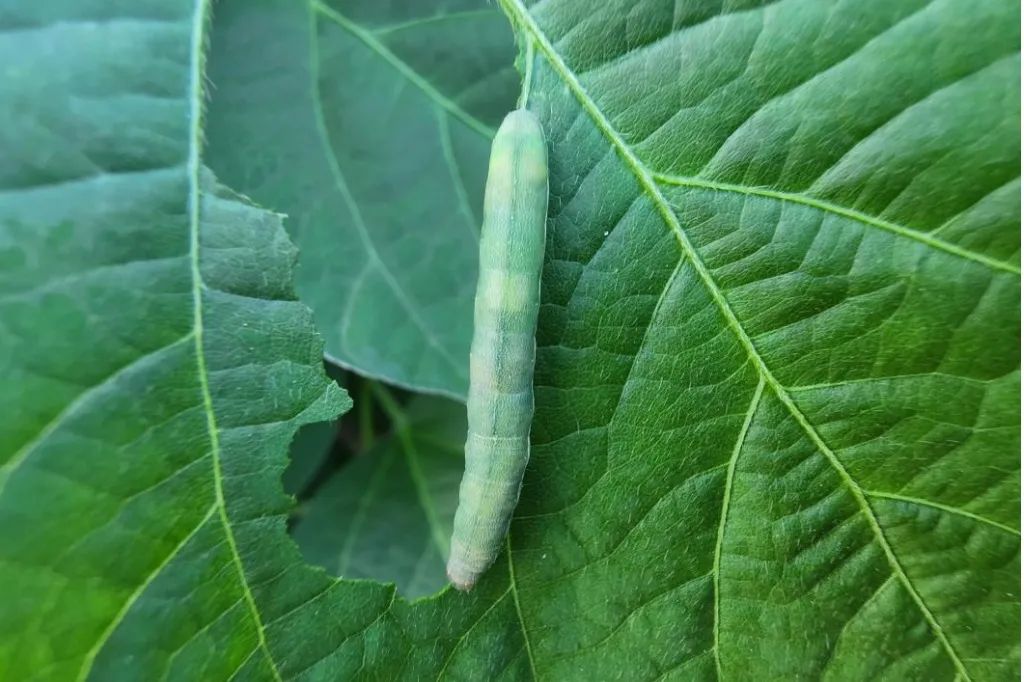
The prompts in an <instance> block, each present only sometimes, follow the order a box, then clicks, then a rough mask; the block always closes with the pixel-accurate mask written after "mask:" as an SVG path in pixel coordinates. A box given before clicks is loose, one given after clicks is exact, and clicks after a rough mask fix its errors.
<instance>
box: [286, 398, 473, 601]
mask: <svg viewBox="0 0 1024 682" xmlns="http://www.w3.org/2000/svg"><path fill="white" fill-rule="evenodd" d="M385 399H386V400H387V401H388V403H389V410H388V411H389V412H390V414H391V415H392V418H393V425H394V428H395V433H394V434H393V435H390V436H388V437H387V438H386V439H384V440H382V441H380V442H378V443H377V444H375V445H374V446H373V447H372V448H369V449H368V450H367V451H366V452H364V453H362V454H360V455H359V456H358V457H356V459H355V460H354V461H352V462H350V463H349V464H347V465H346V466H344V467H343V468H341V469H340V470H338V471H337V472H336V473H335V474H334V475H333V476H332V477H331V479H330V480H329V481H328V482H326V483H325V484H324V485H323V487H322V488H320V489H318V490H317V491H316V495H315V497H314V498H313V499H312V500H311V501H310V502H309V504H308V505H307V508H306V510H305V513H304V514H303V515H302V518H301V519H300V520H299V522H298V523H297V524H296V526H295V530H294V531H293V535H294V537H295V541H296V542H297V543H298V545H299V548H300V549H301V550H302V553H303V555H304V556H305V557H306V558H307V560H309V562H310V563H313V564H317V565H320V566H323V567H325V568H326V569H327V570H328V571H330V572H331V573H332V574H334V575H337V576H341V577H343V578H370V579H373V580H380V581H383V582H393V583H395V586H396V587H397V588H398V590H399V592H400V593H401V594H402V595H404V596H405V597H408V598H413V597H421V596H424V595H427V594H431V593H433V592H437V591H438V590H440V589H441V588H442V587H444V586H445V585H446V584H447V582H448V579H447V578H446V577H445V572H444V564H445V559H446V558H447V557H448V539H449V537H450V536H451V533H452V517H453V516H454V515H455V507H456V505H457V504H458V501H459V481H460V480H461V478H462V447H463V443H464V442H465V439H466V407H465V405H463V404H461V403H457V402H453V401H450V400H445V399H442V398H427V397H420V398H416V399H414V400H413V401H412V402H410V404H409V405H408V407H404V408H403V407H400V406H398V405H397V403H394V402H393V401H392V400H390V399H388V398H385Z"/></svg>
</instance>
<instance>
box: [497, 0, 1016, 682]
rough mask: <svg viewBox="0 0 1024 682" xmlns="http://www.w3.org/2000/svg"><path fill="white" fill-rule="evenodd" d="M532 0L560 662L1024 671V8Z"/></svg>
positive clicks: (547, 617) (532, 617) (579, 671)
mask: <svg viewBox="0 0 1024 682" xmlns="http://www.w3.org/2000/svg"><path fill="white" fill-rule="evenodd" d="M504 4H505V6H506V8H507V9H508V11H509V13H510V14H511V15H512V16H513V17H514V20H515V22H516V24H517V26H518V27H519V29H520V31H521V32H522V34H523V35H524V40H525V41H527V42H528V43H529V44H531V45H532V46H533V51H534V55H533V57H532V58H531V59H529V60H528V61H529V66H530V69H529V81H530V88H531V90H530V98H529V101H530V106H531V108H533V109H534V110H535V111H537V112H538V113H539V114H540V115H541V117H542V119H543V120H544V122H545V125H546V130H547V133H548V135H549V143H550V145H551V154H550V158H551V178H552V188H553V189H552V208H551V220H552V224H551V225H550V227H549V234H550V235H551V239H550V243H549V249H548V254H549V256H548V258H549V261H548V268H547V270H546V271H545V278H544V284H545V300H546V306H545V308H544V310H543V311H542V318H543V319H542V324H541V333H540V338H539V340H538V343H539V345H540V350H539V356H538V376H537V384H538V387H537V396H538V419H537V421H536V422H535V426H534V439H535V449H534V455H533V457H534V460H533V463H534V466H533V468H532V470H531V472H530V475H529V476H528V480H527V486H526V489H525V491H524V502H523V504H522V505H521V506H520V514H521V516H520V519H519V523H518V524H516V525H515V526H514V527H513V538H514V539H515V538H517V537H518V538H521V540H520V543H519V545H518V547H517V550H518V551H517V553H516V554H515V555H514V558H515V559H518V558H520V557H522V558H523V559H524V561H522V562H518V561H516V562H515V563H516V565H517V569H518V570H517V575H518V576H519V587H520V599H521V602H522V604H523V614H524V619H525V622H526V624H527V628H528V630H529V632H530V634H531V638H530V639H531V643H532V649H533V653H534V656H535V659H536V661H537V669H538V671H539V672H541V673H542V674H547V675H548V676H550V677H552V678H555V679H558V678H562V677H566V676H578V677H587V676H590V677H600V675H601V673H602V671H605V670H608V669H610V667H612V666H616V665H617V664H618V663H619V662H621V661H623V660H630V661H631V662H634V661H636V660H637V652H643V655H642V657H641V660H640V662H639V663H633V665H636V666H637V667H636V668H634V669H633V673H632V674H633V676H634V678H637V679H654V678H658V677H659V676H676V677H679V678H683V679H687V678H690V677H698V678H704V677H708V678H713V677H715V676H716V675H717V676H720V677H725V678H732V679H737V678H738V679H766V678H770V679H798V678H807V679H818V678H826V679H829V678H835V679H880V678H892V679H954V678H958V677H959V678H960V679H964V678H969V679H979V680H980V679H1009V678H1012V677H1013V676H1015V675H1016V674H1018V671H1019V659H1018V655H1019V653H1018V645H1019V605H1018V603H1019V591H1020V583H1019V575H1020V564H1019V543H1020V533H1019V516H1020V512H1019V497H1020V474H1019V468H1020V460H1019V453H1020V442H1019V422H1020V409H1019V402H1018V395H1019V391H1020V381H1019V369H1018V351H1019V331H1018V330H1019V324H1020V322H1019V268H1018V260H1017V257H1018V253H1017V245H1018V242H1019V206H1018V204H1017V199H1016V198H1017V196H1018V195H1019V191H1020V181H1019V168H1020V159H1019V153H1020V152H1019V146H1018V140H1019V118H1018V115H1019V109H1018V104H1017V103H1018V102H1019V99H1020V93H1019V90H1018V82H1019V68H1020V67H1019V41H1020V36H1019V25H1020V17H1019V10H1018V8H1017V6H1016V5H1014V4H1012V3H1004V2H981V3H972V4H971V5H970V6H967V5H965V4H963V3H959V2H943V1H941V0H939V1H936V2H891V1H890V0H884V1H881V0H880V1H878V2H849V3H848V2H835V3H823V2H817V1H815V2H801V1H788V0H784V1H782V2H775V3H764V4H761V3H731V4H729V5H728V6H727V7H725V8H723V7H722V6H721V5H720V3H711V2H709V3H699V2H691V3H683V4H682V5H680V4H679V3H676V4H675V6H668V5H667V4H664V3H654V2H651V3H641V4H637V3H633V2H612V3H602V4H601V5H600V7H595V6H594V5H592V4H590V3H585V2H562V3H558V2H544V3H539V4H537V5H536V6H535V7H536V11H535V13H534V14H533V15H531V14H529V13H528V12H527V10H526V9H525V8H524V7H523V6H522V5H520V4H519V3H518V2H516V1H515V0H508V2H505V3H504ZM545 550H547V551H548V552H550V553H551V554H553V555H554V556H553V560H549V561H547V562H543V561H536V560H535V557H537V555H538V554H539V553H542V552H544V551H545ZM613 586H614V588H613ZM567 612H573V613H577V614H580V618H581V619H583V621H584V622H585V626H581V624H580V622H579V621H574V620H570V619H564V618H563V619H559V618H558V616H557V615H556V614H560V613H561V614H564V613H567Z"/></svg>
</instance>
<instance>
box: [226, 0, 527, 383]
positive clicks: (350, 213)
mask: <svg viewBox="0 0 1024 682" xmlns="http://www.w3.org/2000/svg"><path fill="white" fill-rule="evenodd" d="M214 20H215V21H214V27H213V38H212V41H211V55H210V69H209V78H210V80H211V82H212V83H213V87H214V93H215V96H214V97H213V100H212V102H211V104H210V110H209V116H208V124H207V135H208V138H209V142H210V144H209V162H210V164H211V166H212V167H213V168H214V170H215V171H216V172H217V173H218V174H219V175H220V176H221V177H223V178H224V179H225V181H226V182H228V183H230V184H231V185H232V186H233V187H237V188H238V189H239V190H240V191H242V192H245V193H246V194H247V195H249V196H251V197H253V198H254V199H255V200H256V201H258V202H260V203H261V204H262V205H265V206H267V207H269V208H272V209H274V210H277V211H282V212H284V213H286V214H287V215H288V217H289V219H288V221H287V223H286V225H287V227H288V230H289V232H290V233H291V235H292V238H293V240H294V241H295V242H296V244H297V245H298V246H299V249H300V263H299V268H298V270H297V275H296V276H297V286H298V291H299V294H300V295H301V297H302V300H303V301H305V302H306V303H307V304H308V305H310V306H311V307H312V308H313V311H314V314H315V317H316V320H317V325H318V327H319V329H320V331H321V333H322V334H323V336H324V338H325V341H326V351H327V355H328V357H329V358H330V359H331V360H332V361H335V362H337V363H340V364H342V365H344V366H346V367H350V368H352V369H354V370H355V371H357V372H359V373H360V374H363V375H366V376H371V377H376V378H380V379H384V380H386V381H389V382H391V383H393V384H398V385H401V386H405V387H409V388H412V389H415V390H422V391H426V392H433V393H443V394H447V395H451V396H455V397H461V396H463V395H464V394H465V391H466V386H467V380H468V371H469V364H468V361H467V358H468V357H469V338H470V331H471V329H472V317H473V316H472V298H473V289H474V286H475V284H476V251H477V246H476V239H477V234H478V232H479V224H480V219H481V218H480V210H481V206H482V202H483V183H484V178H485V174H486V169H487V155H488V152H489V149H490V140H491V135H492V134H493V129H494V128H495V127H496V126H497V124H498V123H499V122H500V121H501V118H502V117H503V116H504V115H505V113H506V112H507V111H508V110H509V109H510V108H511V107H512V106H513V105H514V102H515V97H516V94H517V92H518V79H517V77H516V74H515V72H514V70H513V68H512V58H513V56H514V48H513V42H512V34H511V32H510V31H509V28H508V21H507V20H506V19H505V17H504V16H503V15H502V14H501V11H500V10H499V9H498V8H497V7H496V6H495V5H494V4H493V3H488V2H485V1H484V0H464V1H462V2H446V3H430V2H420V1H418V0H417V1H409V2H398V3H386V4H382V3H377V2H356V3H351V2H347V3H346V2H337V3H333V4H326V3H325V4H321V3H318V2H310V3H306V2H296V1H294V0H257V1H255V2H254V1H251V0H224V1H223V2H219V3H217V7H216V11H215V17H214Z"/></svg>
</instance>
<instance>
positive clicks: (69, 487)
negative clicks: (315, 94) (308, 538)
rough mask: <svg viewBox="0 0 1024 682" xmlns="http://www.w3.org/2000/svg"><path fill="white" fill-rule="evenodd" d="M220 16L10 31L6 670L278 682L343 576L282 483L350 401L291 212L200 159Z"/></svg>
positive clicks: (126, 10) (1, 457) (0, 532)
mask: <svg viewBox="0 0 1024 682" xmlns="http://www.w3.org/2000/svg"><path fill="white" fill-rule="evenodd" d="M202 12H203V7H202V6H201V5H200V6H198V7H194V6H192V4H191V3H184V2H179V3H149V4H148V5H146V6H143V5H141V4H139V3H135V2H126V3H122V6H121V7H117V6H116V5H114V4H112V3H105V4H104V5H103V6H102V8H101V7H99V6H98V5H97V6H96V7H93V8H88V7H85V6H80V5H78V4H77V3H75V4H73V5H70V6H69V7H68V8H65V9H64V11H59V8H58V7H56V6H55V5H54V4H53V3H39V4H27V5H21V6H20V7H19V9H18V10H17V11H13V10H11V9H10V8H9V9H8V10H7V12H6V15H5V16H4V28H5V31H4V33H3V34H2V37H0V53H2V54H3V55H4V58H3V61H4V63H5V65H6V66H5V70H4V72H3V74H2V76H0V91H2V93H3V94H2V96H0V112H2V113H0V118H2V120H4V121H5V122H9V123H11V124H13V126H12V125H7V126H6V127H5V130H4V135H5V139H4V144H3V146H4V148H5V150H7V152H5V154H4V155H3V160H2V161H0V178H2V180H0V182H2V189H0V226H2V227H0V254H2V262H3V265H2V267H0V320H2V321H3V323H2V326H0V372H2V373H3V376H4V379H5V380H4V381H3V382H2V386H0V411H2V412H3V413H4V414H5V415H7V416H6V417H5V419H4V420H3V426H2V427H0V429H2V431H0V678H3V679H9V680H29V679H55V680H70V679H76V678H84V677H87V676H89V675H90V674H91V676H92V677H93V678H94V679H103V680H113V679H158V678H160V676H161V675H167V676H169V677H172V678H173V677H181V678H185V679H221V678H226V677H228V676H229V675H231V674H232V672H234V671H237V672H239V674H240V675H241V674H242V673H245V675H243V676H244V677H257V676H261V675H262V676H266V677H269V676H271V671H272V670H273V668H274V666H275V664H274V663H273V662H272V658H271V657H272V654H271V653H270V651H269V649H268V644H267V637H266V633H265V632H264V628H265V627H267V624H268V623H269V621H270V619H272V618H273V617H274V616H273V615H272V614H271V612H270V611H267V610H266V609H267V608H268V606H269V605H270V604H271V603H274V604H277V607H275V608H276V609H278V611H277V612H278V613H282V612H285V611H288V610H290V608H291V605H292V604H295V603H298V602H301V601H302V599H303V598H304V594H308V592H309V591H314V590H316V589H318V584H320V585H322V584H324V583H327V582H328V581H327V579H326V577H324V576H322V575H318V574H315V573H314V572H313V571H311V570H309V569H307V568H303V567H301V562H300V560H299V558H298V553H297V552H296V551H295V548H294V546H293V545H291V544H290V543H288V542H287V540H286V538H285V536H284V518H285V517H284V515H285V513H286V511H287V507H288V498H286V497H285V496H284V495H283V494H282V493H281V489H280V479H279V476H280V470H281V468H282V467H283V464H284V453H285V452H286V450H287V446H288V442H289V440H290V439H291V436H292V434H293V432H294V431H295V429H296V427H297V426H298V425H300V424H302V423H304V422H309V421H312V420H317V419H324V418H326V417H330V416H333V415H334V414H335V413H337V412H338V411H339V410H341V409H342V408H343V407H344V406H345V405H346V403H347V398H345V395H344V393H343V392H342V391H341V390H340V389H338V388H337V387H336V386H335V385H333V384H331V383H330V382H328V380H327V379H326V377H325V376H324V374H323V369H322V365H321V344H320V341H319V339H318V338H317V337H316V336H315V334H314V333H313V327H312V320H311V318H310V315H309V311H308V309H307V308H305V307H304V306H302V305H301V304H299V303H298V302H296V301H295V300H294V297H293V295H292V291H291V282H290V277H291V266H292V263H293V261H294V258H295V251H294V247H293V246H292V245H291V244H290V242H289V241H288V239H287V236H286V235H285V232H284V230H283V228H282V227H281V220H280V217H279V216H277V215H274V214H270V213H267V212H266V211H263V210H260V209H257V208H254V207H253V206H251V205H249V204H247V203H246V202H244V201H243V200H241V199H239V198H238V197H236V196H234V195H232V194H230V193H229V192H227V191H226V190H224V189H223V188H221V187H219V186H217V185H216V183H215V181H214V180H213V178H212V176H211V175H210V174H209V172H208V171H204V170H203V169H202V167H201V166H200V156H199V154H200V129H199V124H200V119H199V111H200V109H199V107H200V103H201V101H202V99H201V98H202V93H201V92H200V83H201V68H202V60H201V52H200V50H199V46H200V45H201V42H202V26H203V23H202ZM29 113H31V115H32V118H28V114H29ZM8 152H9V153H8ZM300 576H305V578H304V582H302V583H301V584H303V585H304V587H303V588H302V589H299V588H296V587H293V586H294V585H296V584H297V583H296V581H298V580H299V577H300ZM302 590H305V592H303V591H302ZM268 593H269V594H273V595H276V596H268ZM268 600H269V601H268Z"/></svg>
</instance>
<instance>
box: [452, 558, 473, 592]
mask: <svg viewBox="0 0 1024 682" xmlns="http://www.w3.org/2000/svg"><path fill="white" fill-rule="evenodd" d="M479 577H480V576H479V575H477V574H476V572H475V571H472V570H470V568H469V567H468V566H466V565H465V564H464V563H463V562H461V561H458V560H457V559H455V558H451V559H449V560H448V580H449V581H450V582H451V584H452V586H454V587H455V589H457V590H458V591H459V592H469V591H470V590H472V589H473V586H475V585H476V581H477V578H479Z"/></svg>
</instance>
